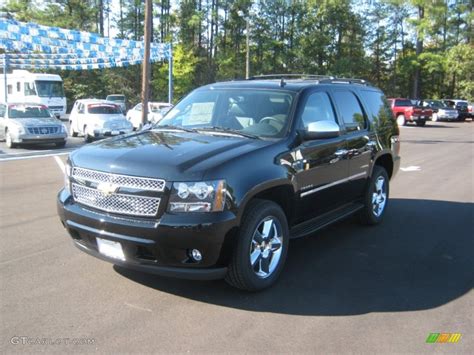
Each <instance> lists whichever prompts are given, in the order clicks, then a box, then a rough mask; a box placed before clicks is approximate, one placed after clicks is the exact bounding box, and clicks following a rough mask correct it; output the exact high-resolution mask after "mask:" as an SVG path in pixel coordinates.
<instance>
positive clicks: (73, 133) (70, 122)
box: [69, 121, 77, 137]
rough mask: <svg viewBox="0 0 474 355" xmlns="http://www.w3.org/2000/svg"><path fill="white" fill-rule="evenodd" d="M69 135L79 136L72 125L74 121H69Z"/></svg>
mask: <svg viewBox="0 0 474 355" xmlns="http://www.w3.org/2000/svg"><path fill="white" fill-rule="evenodd" d="M69 135H70V136H71V137H77V132H76V131H75V130H74V128H73V127H72V121H69Z"/></svg>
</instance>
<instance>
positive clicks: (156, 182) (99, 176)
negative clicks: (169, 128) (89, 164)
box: [72, 168, 165, 191]
mask: <svg viewBox="0 0 474 355" xmlns="http://www.w3.org/2000/svg"><path fill="white" fill-rule="evenodd" d="M72 177H73V178H74V179H79V180H86V181H90V182H95V183H101V182H106V183H111V184H114V185H118V186H119V187H127V188H132V189H139V190H146V191H163V190H164V189H165V181H164V180H162V179H152V178H143V177H137V176H130V175H119V174H111V173H104V172H101V171H96V170H89V169H83V168H73V169H72Z"/></svg>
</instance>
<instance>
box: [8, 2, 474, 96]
mask: <svg viewBox="0 0 474 355" xmlns="http://www.w3.org/2000/svg"><path fill="white" fill-rule="evenodd" d="M472 7H473V2H472V1H469V0H180V1H170V0H153V15H154V16H153V36H152V37H153V40H154V41H156V42H171V43H173V52H174V71H173V73H174V83H175V98H176V99H179V98H180V97H182V96H183V95H185V94H186V93H188V92H189V91H191V90H192V89H194V88H196V87H198V86H200V85H203V84H207V83H211V82H214V81H218V80H229V79H235V78H244V77H245V62H246V36H247V32H246V25H247V22H248V28H249V31H248V36H249V53H250V75H259V74H268V73H308V74H330V75H335V76H344V77H357V78H363V79H366V80H368V81H370V82H372V83H373V84H374V85H376V86H378V87H380V88H381V89H382V90H384V91H385V93H386V94H387V96H397V97H412V98H443V97H450V98H465V99H468V100H471V101H472V100H473V99H474V83H473V82H474V80H473V75H474V74H473V73H474V56H473V55H472V52H473V44H472V35H473V29H472V23H473V22H474V18H473V14H472ZM2 10H3V11H7V12H9V13H10V14H12V16H13V17H14V18H15V19H17V20H19V21H31V22H37V23H40V24H44V25H48V26H58V27H64V28H71V29H78V30H83V31H92V32H98V33H100V34H102V35H105V36H112V35H113V36H116V37H119V38H130V39H136V40H140V39H141V38H142V36H143V28H144V26H143V22H144V1H142V0H120V1H119V3H118V6H112V1H111V0H54V1H53V0H43V1H34V0H9V1H8V2H7V3H6V5H5V6H4V8H3V9H2ZM140 70H141V68H140V66H130V67H127V68H114V69H104V70H95V71H89V72H88V71H83V72H61V73H60V74H61V76H62V77H63V78H64V82H65V89H66V92H67V95H68V98H69V102H72V101H73V100H74V99H77V98H82V97H105V95H106V94H108V93H111V92H113V93H119V92H120V93H123V94H125V95H127V97H128V98H129V100H130V102H132V103H135V102H138V101H139V100H140V80H141V78H140ZM167 72H168V63H166V62H158V63H154V64H153V65H152V73H151V76H152V77H151V98H150V99H152V100H160V101H166V99H167V92H168V91H167Z"/></svg>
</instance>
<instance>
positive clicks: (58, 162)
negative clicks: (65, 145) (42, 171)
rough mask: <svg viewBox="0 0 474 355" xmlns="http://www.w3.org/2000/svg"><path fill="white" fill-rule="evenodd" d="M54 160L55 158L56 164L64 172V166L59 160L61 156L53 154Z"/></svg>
mask: <svg viewBox="0 0 474 355" xmlns="http://www.w3.org/2000/svg"><path fill="white" fill-rule="evenodd" d="M54 160H56V163H57V164H58V166H59V169H61V171H62V173H63V174H64V172H65V171H66V167H65V166H64V163H63V161H62V160H61V158H60V157H58V156H57V155H55V156H54Z"/></svg>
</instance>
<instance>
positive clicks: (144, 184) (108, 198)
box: [71, 167, 165, 217]
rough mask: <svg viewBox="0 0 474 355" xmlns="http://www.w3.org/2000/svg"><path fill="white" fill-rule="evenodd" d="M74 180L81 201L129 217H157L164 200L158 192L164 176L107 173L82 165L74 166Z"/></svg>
mask: <svg viewBox="0 0 474 355" xmlns="http://www.w3.org/2000/svg"><path fill="white" fill-rule="evenodd" d="M71 179H72V186H71V187H72V196H73V198H74V200H75V201H77V202H78V203H81V204H83V205H86V206H89V207H93V208H95V209H98V210H102V211H106V212H110V213H118V214H124V215H130V216H143V217H154V216H156V215H157V213H158V208H159V206H160V200H161V199H160V194H159V192H163V191H164V189H165V181H164V180H162V179H153V178H145V177H137V176H130V175H120V174H112V173H105V172H102V171H96V170H90V169H84V168H79V167H74V168H73V169H72V172H71ZM130 190H134V191H130ZM157 193H158V194H157Z"/></svg>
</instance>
